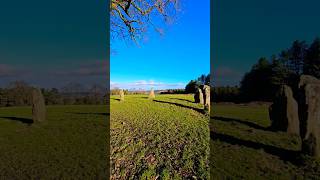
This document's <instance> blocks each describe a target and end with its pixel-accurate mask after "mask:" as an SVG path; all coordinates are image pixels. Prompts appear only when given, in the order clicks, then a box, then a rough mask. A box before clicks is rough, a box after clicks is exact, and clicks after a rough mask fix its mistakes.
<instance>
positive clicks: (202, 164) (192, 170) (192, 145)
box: [110, 95, 209, 179]
mask: <svg viewBox="0 0 320 180" xmlns="http://www.w3.org/2000/svg"><path fill="white" fill-rule="evenodd" d="M192 101H193V96H191V95H158V96H157V97H156V99H155V100H153V101H152V100H149V99H148V96H144V95H128V96H126V97H125V101H124V102H120V101H118V97H117V96H112V97H111V101H110V105H111V111H110V112H111V116H110V117H111V174H112V177H111V179H117V178H121V179H157V178H160V179H186V178H198V179H207V178H208V175H209V173H208V172H209V171H208V154H209V128H208V121H209V118H208V117H207V116H205V115H203V114H202V113H200V111H201V109H202V108H203V107H202V106H201V105H199V104H195V103H192Z"/></svg>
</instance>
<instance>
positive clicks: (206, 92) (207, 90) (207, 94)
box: [203, 85, 210, 112]
mask: <svg viewBox="0 0 320 180" xmlns="http://www.w3.org/2000/svg"><path fill="white" fill-rule="evenodd" d="M203 99H204V110H205V111H209V112H210V86H208V85H204V86H203Z"/></svg>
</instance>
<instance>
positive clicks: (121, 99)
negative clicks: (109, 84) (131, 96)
mask: <svg viewBox="0 0 320 180" xmlns="http://www.w3.org/2000/svg"><path fill="white" fill-rule="evenodd" d="M119 95H120V101H124V92H123V89H120V92H119Z"/></svg>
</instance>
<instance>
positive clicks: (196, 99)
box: [194, 88, 203, 104]
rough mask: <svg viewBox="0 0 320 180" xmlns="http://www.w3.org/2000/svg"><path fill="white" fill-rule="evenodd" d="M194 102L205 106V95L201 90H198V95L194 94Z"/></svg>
mask: <svg viewBox="0 0 320 180" xmlns="http://www.w3.org/2000/svg"><path fill="white" fill-rule="evenodd" d="M194 102H195V103H200V104H203V93H202V90H201V89H200V88H197V91H196V93H195V94H194Z"/></svg>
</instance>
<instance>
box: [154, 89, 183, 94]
mask: <svg viewBox="0 0 320 180" xmlns="http://www.w3.org/2000/svg"><path fill="white" fill-rule="evenodd" d="M160 94H186V91H185V90H184V89H167V90H166V91H163V92H160Z"/></svg>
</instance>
